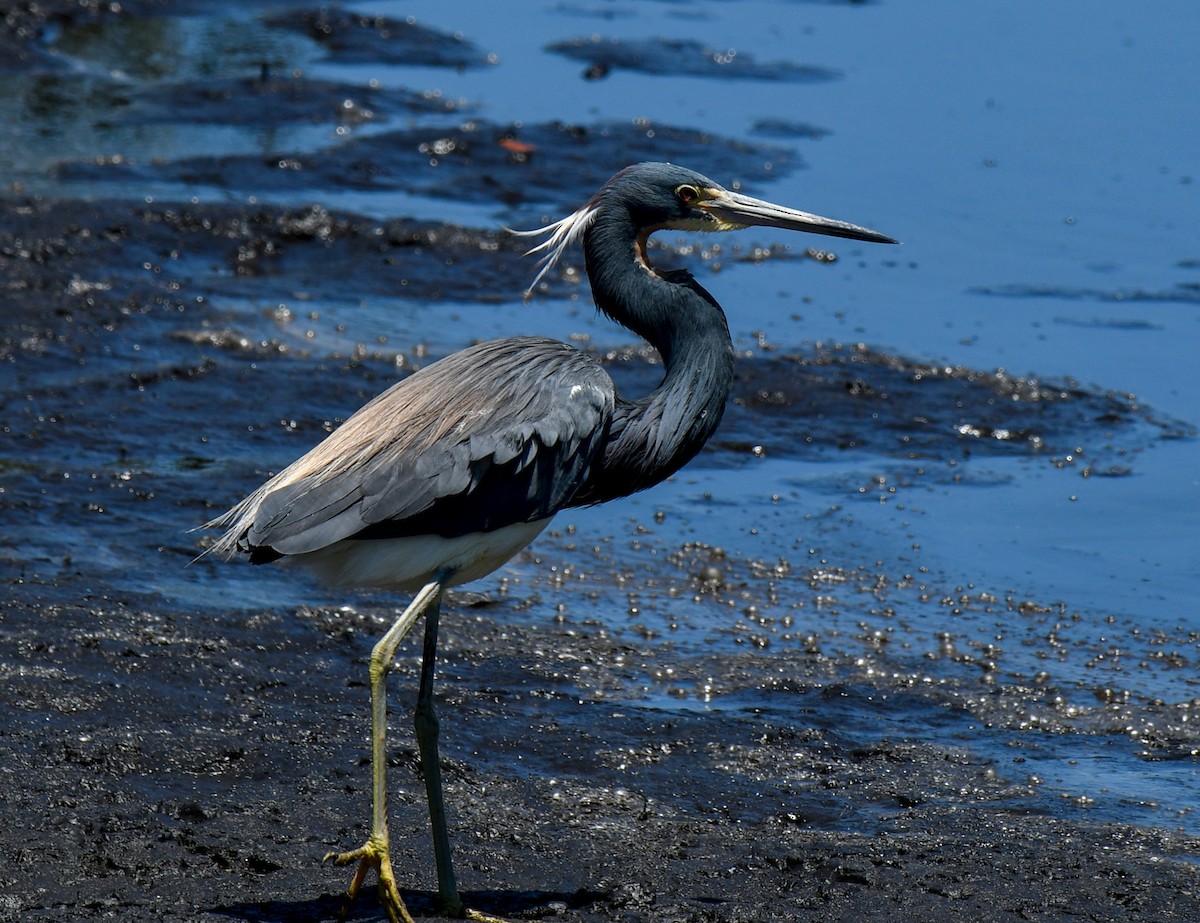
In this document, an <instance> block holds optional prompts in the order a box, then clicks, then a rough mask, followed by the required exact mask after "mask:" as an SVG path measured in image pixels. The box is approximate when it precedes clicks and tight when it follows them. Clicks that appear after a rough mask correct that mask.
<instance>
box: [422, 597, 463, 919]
mask: <svg viewBox="0 0 1200 923" xmlns="http://www.w3.org/2000/svg"><path fill="white" fill-rule="evenodd" d="M439 610H440V606H439V604H438V602H437V601H435V602H434V603H433V604H432V605H431V606H430V607H429V609H428V610H427V611H426V612H425V649H424V653H423V656H422V658H421V688H420V691H419V692H418V693H417V709H416V711H415V712H414V713H413V726H414V729H415V730H416V734H417V747H418V748H419V749H420V751H421V772H422V773H423V774H424V775H425V797H426V799H427V800H428V802H429V825H430V827H431V828H432V831H433V857H434V861H435V862H436V863H437V875H438V899H439V901H440V903H441V905H442V911H443V912H444V913H446V914H447V915H448V916H454V917H461V916H463V915H464V913H465V908H464V907H463V902H462V900H461V899H460V898H459V896H458V883H457V882H456V881H455V878H454V861H453V859H452V858H451V855H450V837H449V835H448V834H447V832H446V805H445V802H444V801H443V799H442V764H441V760H440V758H439V756H438V719H437V715H436V714H435V713H434V710H433V676H434V670H435V666H436V664H437V639H438V615H439Z"/></svg>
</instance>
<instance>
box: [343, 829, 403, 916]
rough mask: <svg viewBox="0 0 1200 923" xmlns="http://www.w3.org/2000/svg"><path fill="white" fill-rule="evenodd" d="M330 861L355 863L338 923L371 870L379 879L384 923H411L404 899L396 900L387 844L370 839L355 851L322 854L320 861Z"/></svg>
mask: <svg viewBox="0 0 1200 923" xmlns="http://www.w3.org/2000/svg"><path fill="white" fill-rule="evenodd" d="M330 860H332V861H333V864H334V865H351V864H353V863H355V862H357V863H358V868H357V869H355V871H354V877H353V878H352V879H351V880H350V887H349V888H347V889H346V903H345V904H344V905H343V907H342V913H341V915H340V916H339V917H338V919H339V920H340V921H344V920H345V919H346V915H347V914H348V913H349V912H350V905H351V904H353V903H354V898H355V897H356V896H358V889H359V888H360V887H362V883H363V879H364V878H366V877H367V872H369V871H370V870H371V869H375V870H376V873H377V874H378V876H379V902H380V903H381V904H383V909H384V910H386V911H387V915H388V919H389V920H390V921H391V923H413V918H412V916H411V915H410V914H409V912H408V908H407V907H405V906H404V899H403V898H401V897H400V889H399V888H398V887H397V886H396V876H395V874H393V872H392V857H391V854H390V853H389V851H388V843H387V840H385V839H380V838H377V837H371V838H370V839H369V840H367V842H366V843H364V844H363V845H362V846H360V847H359V848H358V849H352V850H350V851H349V852H343V853H335V852H331V853H326V855H325V858H324V859H322V860H321V861H322V862H329V861H330Z"/></svg>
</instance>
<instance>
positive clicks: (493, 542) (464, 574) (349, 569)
mask: <svg viewBox="0 0 1200 923" xmlns="http://www.w3.org/2000/svg"><path fill="white" fill-rule="evenodd" d="M552 518H553V517H548V518H546V519H539V520H538V521H536V522H522V523H517V524H515V525H511V526H504V527H503V528H501V529H495V530H493V531H491V532H473V533H471V534H469V535H462V536H459V537H457V538H443V537H442V536H440V535H413V536H406V537H405V538H381V539H345V540H343V541H340V542H336V543H335V544H333V545H330V546H329V547H328V548H322V549H320V550H319V551H310V552H307V553H305V554H298V555H288V557H287V559H286V560H288V561H291V562H294V563H296V564H299V565H300V566H302V567H307V568H308V569H309V570H311V571H313V572H314V573H315V574H316V575H317V576H318V577H320V578H321V580H323V581H324V582H326V583H329V584H332V585H333V586H339V587H372V588H376V589H382V590H405V591H409V592H413V591H415V590H418V589H420V588H421V587H423V586H424V585H425V584H427V583H429V582H430V581H431V580H434V579H436V578H437V576H438V575H439V574H449V577H448V578H447V579H446V581H445V585H446V586H458V585H459V584H462V583H469V582H470V581H472V580H478V579H479V578H480V577H486V576H487V575H488V574H490V573H491V572H492V571H494V570H495V569H496V568H497V567H500V566H501V565H502V564H504V563H505V562H506V561H508V560H509V559H510V558H511V557H512V556H513V555H515V554H516V553H517V552H518V551H520V550H521V549H522V548H524V547H525V546H527V545H528V544H529V543H530V542H532V541H533V540H534V539H535V538H537V537H538V535H539V533H541V531H542V530H543V529H544V528H546V526H547V525H549V523H550V519H552Z"/></svg>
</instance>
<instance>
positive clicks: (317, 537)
mask: <svg viewBox="0 0 1200 923" xmlns="http://www.w3.org/2000/svg"><path fill="white" fill-rule="evenodd" d="M749 225H764V226H767V227H776V228H787V229H790V230H795V231H811V232H813V233H816V234H829V235H832V236H835V237H848V238H851V239H854V240H863V241H874V242H877V243H895V241H893V240H892V239H891V238H890V237H885V236H884V235H882V234H879V233H877V232H875V231H872V230H869V229H867V228H863V227H858V226H857V225H853V224H847V223H845V222H842V221H835V220H832V219H830V218H821V217H819V216H817V215H810V214H808V213H806V212H801V211H795V210H793V209H790V208H784V207H782V206H779V205H772V204H770V203H769V202H763V201H760V200H758V199H752V198H750V197H749V196H744V195H739V194H738V193H735V192H730V191H728V190H726V189H723V188H722V187H720V186H718V185H717V184H716V183H714V182H713V181H712V180H710V179H708V178H706V177H704V176H701V175H700V174H699V173H694V172H692V171H691V170H685V169H683V168H682V167H677V166H674V165H672V164H667V163H642V164H637V165H635V166H631V167H627V168H626V169H624V170H622V171H621V172H620V173H618V174H617V175H616V176H614V177H613V178H612V179H611V180H609V181H608V182H607V183H605V185H604V187H603V188H601V189H600V191H599V192H597V193H596V194H595V195H594V196H592V198H591V199H590V200H589V201H588V203H587V204H586V205H584V206H583V208H581V209H579V210H578V211H577V212H575V213H574V214H572V215H569V216H568V217H566V218H563V219H562V220H561V221H557V222H555V223H554V224H551V225H548V226H547V227H544V228H541V229H539V230H537V231H528V232H523V233H526V234H529V235H532V236H545V237H546V239H545V241H544V242H543V243H541V244H540V245H538V246H536V247H534V248H533V250H532V251H530V252H538V251H540V252H542V253H543V254H544V256H543V258H542V263H541V272H540V273H539V274H538V279H540V278H541V277H542V275H544V274H545V273H546V271H547V270H548V269H550V268H551V267H552V266H553V265H554V264H555V262H556V261H557V260H558V258H559V257H560V256H561V255H562V253H563V251H564V250H565V249H566V248H567V247H568V246H569V245H570V244H571V243H572V242H574V241H576V240H578V239H580V238H582V240H583V250H584V257H585V262H586V266H587V274H588V279H589V280H590V282H591V286H592V295H593V297H594V299H595V301H596V306H597V307H598V308H599V309H600V310H601V311H602V312H603V313H604V314H607V315H608V316H609V317H610V318H612V319H613V320H614V321H616V322H617V323H619V324H622V325H623V326H625V327H628V328H629V329H630V330H632V331H633V332H635V333H637V334H638V335H639V336H641V337H644V338H645V339H646V340H648V341H649V342H650V343H651V344H652V345H653V346H654V347H655V349H657V350H658V352H659V353H660V354H661V356H662V361H663V366H664V370H665V374H664V376H663V380H662V383H661V384H660V385H659V386H658V387H657V388H656V389H655V390H654V391H653V392H651V393H650V394H649V395H647V396H646V397H641V398H637V399H635V400H630V399H628V398H625V397H623V396H621V395H619V394H618V393H617V391H616V388H615V386H614V385H613V381H612V379H611V378H610V377H609V375H608V373H607V372H606V371H605V370H604V368H603V367H602V366H601V365H600V363H599V362H597V361H596V359H594V358H593V357H592V356H589V355H588V354H587V353H584V352H580V351H579V350H577V349H575V348H573V347H571V346H568V345H566V344H565V343H560V342H558V341H557V340H552V339H547V338H544V337H511V338H508V339H503V340H493V341H491V342H487V343H480V344H478V345H476V346H471V347H469V348H467V349H464V350H462V351H461V352H458V353H454V354H453V355H451V356H447V357H446V358H444V359H441V360H439V361H438V362H435V363H433V364H432V365H430V366H428V367H426V368H424V369H421V370H420V371H418V372H416V373H415V374H413V375H411V376H410V377H408V378H406V379H404V380H403V381H400V382H398V383H397V384H395V385H393V386H392V387H391V388H389V389H388V390H387V391H385V392H383V393H382V394H380V395H379V396H378V397H376V398H375V399H374V400H372V401H370V402H369V403H368V404H366V405H365V406H364V407H362V408H361V409H360V410H359V411H358V412H357V413H355V414H354V415H353V416H351V417H350V418H349V419H348V420H346V422H345V423H343V424H342V425H341V426H340V427H339V428H338V429H336V430H335V431H334V432H333V433H332V434H331V435H330V436H329V437H328V438H327V439H325V441H324V442H322V443H321V444H320V445H318V446H317V447H316V448H315V449H313V450H312V451H311V452H309V453H308V454H307V455H304V456H303V457H301V458H300V459H298V460H297V461H295V462H293V463H292V464H291V465H289V466H288V467H287V468H285V469H284V470H283V471H281V472H279V474H277V475H275V476H274V477H273V478H271V479H270V480H269V481H267V482H266V483H265V484H263V485H262V486H261V487H259V488H258V490H256V491H254V493H252V494H250V496H248V497H246V499H244V500H242V502H241V503H239V504H237V506H235V507H233V509H231V510H229V512H227V513H225V515H223V516H220V517H218V518H217V519H215V520H213V521H212V522H211V523H209V524H208V525H209V526H210V527H215V528H221V529H224V530H225V533H224V535H222V536H221V537H220V538H218V539H217V540H216V542H215V543H214V544H213V546H212V549H211V550H213V551H215V552H217V553H218V554H223V555H225V556H227V557H228V556H232V555H234V554H236V553H237V552H245V553H248V554H249V557H250V561H251V562H252V563H255V564H266V563H268V562H271V561H276V560H279V559H281V558H282V559H287V560H289V561H294V562H296V563H298V564H302V565H306V566H308V567H310V568H311V569H313V570H314V571H316V572H317V574H318V575H320V576H321V577H322V578H324V579H325V580H327V581H328V582H330V583H333V584H335V585H339V586H346V587H378V588H385V589H394V590H404V591H408V592H412V591H416V595H415V597H414V598H413V600H412V603H411V604H410V605H409V606H408V608H407V609H405V610H404V612H403V613H402V614H401V615H400V617H399V618H398V619H396V622H395V624H393V625H392V627H391V628H390V629H388V631H387V633H386V634H384V636H383V637H382V638H381V639H380V641H379V642H378V643H377V644H376V645H375V648H374V650H373V651H372V652H371V660H370V678H371V765H372V773H373V786H372V804H373V813H372V823H371V835H370V837H369V838H368V839H367V842H366V843H365V844H364V845H363V846H361V847H359V848H358V849H354V850H350V851H349V852H344V853H340V854H334V853H331V854H329V855H328V856H326V859H333V861H334V862H335V863H336V864H337V865H349V864H355V863H357V869H356V872H355V874H354V878H353V879H352V880H351V883H350V888H349V892H348V898H347V907H349V902H350V901H351V900H353V898H354V896H355V894H356V893H357V891H358V889H359V887H360V885H361V884H362V882H363V878H364V876H365V875H366V874H367V872H368V871H369V870H370V869H372V868H374V869H377V870H378V876H379V891H380V895H381V898H382V901H383V904H384V906H385V907H386V909H387V912H388V916H389V917H390V918H391V919H392V921H393V923H396V921H399V920H404V921H411V917H410V916H409V914H408V911H407V909H406V908H405V906H404V902H403V900H402V899H401V897H400V892H399V889H398V888H397V886H396V879H395V876H394V874H393V871H392V864H391V858H390V856H389V852H388V822H387V798H386V778H385V775H386V767H387V759H386V750H385V747H386V732H387V718H386V676H387V672H388V670H389V668H390V667H391V665H392V661H393V659H394V657H395V655H396V649H397V647H398V646H399V644H400V642H401V640H402V639H403V638H404V636H405V635H406V634H408V632H409V630H410V629H411V628H412V627H413V625H414V624H415V623H416V622H417V620H418V619H420V618H421V616H424V617H425V646H424V652H423V657H422V663H421V680H420V689H419V692H418V694H417V707H416V712H415V715H414V724H415V728H416V737H417V744H418V749H419V752H420V759H421V769H422V772H423V774H424V777H425V787H426V796H427V799H428V802H429V815H430V823H431V826H432V829H433V845H434V858H435V862H436V864H437V875H438V895H439V899H440V903H441V909H442V911H443V912H444V913H446V914H448V915H452V916H460V917H461V916H470V917H473V918H476V919H486V916H485V915H484V914H480V913H476V912H474V911H470V910H467V909H466V908H465V907H464V906H463V903H462V900H461V899H460V898H459V894H458V886H457V884H456V883H455V877H454V868H453V864H452V862H451V856H450V841H449V838H448V836H447V834H446V815H445V809H444V806H443V801H442V784H441V772H440V766H439V762H438V748H437V737H438V725H437V719H436V717H435V715H434V710H433V674H434V662H435V659H436V652H437V633H438V613H439V607H440V602H441V598H442V593H443V591H444V590H445V588H446V587H449V586H455V585H458V584H462V583H466V582H468V581H471V580H476V579H478V578H480V577H483V576H485V575H487V574H489V573H491V572H492V571H493V570H495V569H496V568H497V567H499V566H500V565H502V564H503V563H504V562H505V561H507V560H508V559H509V558H511V557H512V556H513V555H514V554H516V553H517V552H518V551H520V550H521V549H522V548H524V547H525V546H526V545H528V544H529V543H530V542H532V541H533V539H534V538H535V537H536V536H537V535H538V533H539V532H541V531H542V530H543V529H544V528H546V525H547V524H548V523H549V522H550V520H551V519H552V518H553V516H554V514H555V513H557V512H559V511H560V510H563V509H566V508H568V507H573V506H585V505H590V504H594V503H602V502H604V501H606V500H612V499H615V498H617V497H624V496H626V495H628V494H631V493H634V492H636V491H639V490H644V489H645V488H647V487H651V486H653V485H654V484H657V483H659V482H660V481H662V480H663V479H664V478H666V477H668V476H669V475H671V474H673V473H674V472H675V471H677V470H679V468H680V467H682V466H683V465H684V464H685V463H686V462H687V461H688V460H689V459H691V458H692V456H694V455H695V454H696V453H697V452H698V451H699V450H700V448H701V446H703V445H704V443H705V442H706V441H707V440H708V438H709V436H711V435H712V434H713V431H714V430H715V429H716V428H717V423H718V422H719V421H720V419H721V413H722V411H723V410H724V407H725V400H726V398H727V397H728V395H729V389H730V385H731V383H732V381H733V343H732V341H731V340H730V336H729V326H728V324H727V323H726V320H725V314H724V312H722V310H721V307H720V305H718V304H717V302H716V300H715V299H714V298H713V297H712V295H710V294H709V293H708V292H707V291H705V290H704V289H703V288H702V287H701V286H700V284H699V283H698V282H697V281H696V280H695V279H694V278H692V276H691V275H690V274H689V273H687V272H686V271H675V272H659V271H657V270H655V269H654V268H653V267H652V266H651V265H650V263H649V262H648V261H647V259H646V240H647V238H648V237H649V236H650V235H651V234H652V233H653V232H655V231H658V230H664V229H676V230H684V231H732V230H738V229H741V228H745V227H747V226H749ZM535 284H536V281H535Z"/></svg>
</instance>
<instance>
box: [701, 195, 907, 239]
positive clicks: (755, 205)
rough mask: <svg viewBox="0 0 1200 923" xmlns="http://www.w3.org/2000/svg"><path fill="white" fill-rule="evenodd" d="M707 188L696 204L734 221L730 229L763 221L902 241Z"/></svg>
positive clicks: (837, 234) (833, 233)
mask: <svg viewBox="0 0 1200 923" xmlns="http://www.w3.org/2000/svg"><path fill="white" fill-rule="evenodd" d="M706 192H708V193H709V194H710V195H711V198H708V199H705V200H703V201H700V202H697V203H696V205H697V206H698V207H700V208H703V209H704V210H705V211H707V212H708V213H709V214H711V215H712V216H713V217H714V218H716V219H717V220H718V221H722V222H724V223H726V224H729V225H731V227H730V230H733V229H734V228H735V227H739V226H740V227H749V226H750V225H761V226H762V227H768V228H784V229H785V230H789V231H807V232H809V233H810V234H828V235H829V236H830V237H848V238H850V239H851V240H869V241H871V242H872V243H877V244H894V243H899V241H896V240H893V239H892V238H890V237H888V236H887V235H886V234H880V233H879V232H878V231H872V230H871V229H870V228H864V227H859V226H858V225H857V224H850V223H849V222H847V221H838V220H837V219H835V218H822V217H821V216H820V215H810V214H809V213H808V212H802V211H797V210H796V209H794V208H785V207H784V206H782V205H775V204H773V203H771V202H764V201H763V200H762V199H754V198H751V197H750V196H748V195H739V194H738V193H736V192H729V191H728V190H726V189H709V190H706Z"/></svg>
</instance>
